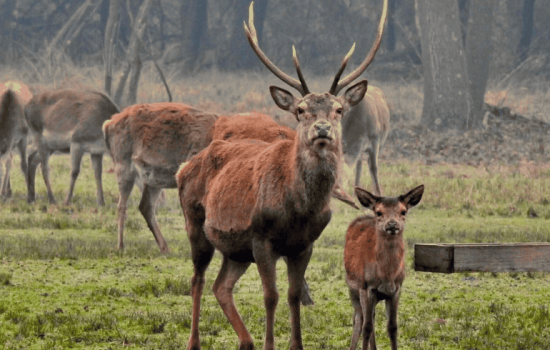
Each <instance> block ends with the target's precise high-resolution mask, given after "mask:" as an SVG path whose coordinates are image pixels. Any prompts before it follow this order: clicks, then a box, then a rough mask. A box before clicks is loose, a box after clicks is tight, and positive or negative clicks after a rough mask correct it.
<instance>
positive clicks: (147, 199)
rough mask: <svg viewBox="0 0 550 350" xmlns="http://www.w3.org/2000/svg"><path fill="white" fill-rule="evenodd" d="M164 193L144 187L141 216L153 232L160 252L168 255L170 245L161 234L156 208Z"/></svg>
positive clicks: (155, 188)
mask: <svg viewBox="0 0 550 350" xmlns="http://www.w3.org/2000/svg"><path fill="white" fill-rule="evenodd" d="M161 191H162V188H157V187H151V186H149V185H147V184H144V185H143V193H142V196H141V202H140V203H139V211H140V212H141V215H143V217H144V218H145V221H147V226H148V227H149V230H151V232H153V236H155V241H157V244H158V246H159V248H160V251H161V252H163V253H168V252H169V249H168V244H167V243H166V240H165V239H164V237H163V236H162V233H161V232H160V228H159V225H158V224H157V219H156V217H155V206H156V204H157V201H158V198H159V195H160V193H161Z"/></svg>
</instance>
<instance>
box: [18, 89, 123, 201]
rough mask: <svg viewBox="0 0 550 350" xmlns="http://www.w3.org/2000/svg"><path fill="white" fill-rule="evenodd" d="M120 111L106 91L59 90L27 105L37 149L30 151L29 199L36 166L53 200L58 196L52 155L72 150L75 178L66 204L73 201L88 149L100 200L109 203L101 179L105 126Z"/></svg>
mask: <svg viewBox="0 0 550 350" xmlns="http://www.w3.org/2000/svg"><path fill="white" fill-rule="evenodd" d="M115 113H118V107H117V106H116V105H115V104H114V103H113V102H112V101H111V99H109V97H107V96H106V95H104V94H102V93H100V92H95V91H75V90H58V91H47V92H43V93H41V94H38V95H35V96H34V97H33V98H32V99H31V100H30V102H29V103H28V104H27V106H26V108H25V115H26V118H27V123H28V125H29V129H30V130H31V131H32V134H33V135H34V140H35V144H36V147H37V150H36V151H34V152H32V153H31V154H30V155H29V202H34V200H35V191H34V182H35V177H36V168H37V167H38V164H40V163H42V175H43V177H44V182H45V184H46V189H47V191H48V199H49V201H50V204H55V198H54V196H53V192H52V189H51V186H50V171H49V165H48V163H49V157H50V155H51V154H52V153H54V152H55V151H58V152H62V153H70V154H71V182H70V186H69V192H68V193H67V197H66V198H65V202H64V204H65V205H68V204H70V203H71V200H72V197H73V190H74V185H75V182H76V179H77V177H78V175H79V173H80V163H81V161H82V156H83V155H84V153H86V152H88V153H90V154H91V158H92V166H93V168H94V173H95V180H96V184H97V203H98V205H105V200H104V199H103V185H102V182H101V175H102V174H101V173H102V163H103V153H105V151H106V150H107V148H106V147H105V141H104V140H103V133H102V132H101V126H102V125H103V122H105V121H106V120H108V119H110V118H111V116H112V115H113V114H115Z"/></svg>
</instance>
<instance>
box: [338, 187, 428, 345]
mask: <svg viewBox="0 0 550 350" xmlns="http://www.w3.org/2000/svg"><path fill="white" fill-rule="evenodd" d="M355 193H356V194H357V198H359V202H361V204H362V205H363V206H364V207H366V208H368V209H371V210H372V211H373V212H374V216H372V215H365V216H361V217H359V218H357V219H355V220H354V221H353V222H352V223H351V224H350V225H349V227H348V231H347V233H346V242H345V246H344V266H345V268H346V282H347V284H348V286H349V294H350V298H351V303H352V305H353V308H354V309H355V315H354V323H353V335H352V338H351V346H350V350H355V348H356V346H357V342H358V341H359V336H360V335H361V332H363V349H364V350H367V349H368V348H369V347H368V346H369V343H370V346H371V347H370V348H371V349H376V341H375V338H374V311H375V307H376V304H377V303H378V302H379V301H381V300H385V301H386V313H387V315H388V326H387V328H388V334H389V336H390V340H391V347H392V350H396V349H397V307H398V305H399V294H400V292H401V284H402V283H403V280H404V279H405V261H404V259H405V242H404V240H403V231H404V229H405V216H406V215H407V212H408V210H409V209H410V208H412V207H414V206H415V205H417V204H418V203H419V202H420V200H421V199H422V194H423V193H424V185H421V186H418V187H416V188H415V189H413V190H411V191H409V192H408V193H407V194H403V195H401V196H399V197H378V196H376V195H374V194H371V193H369V192H368V191H365V190H363V189H361V188H359V187H356V188H355Z"/></svg>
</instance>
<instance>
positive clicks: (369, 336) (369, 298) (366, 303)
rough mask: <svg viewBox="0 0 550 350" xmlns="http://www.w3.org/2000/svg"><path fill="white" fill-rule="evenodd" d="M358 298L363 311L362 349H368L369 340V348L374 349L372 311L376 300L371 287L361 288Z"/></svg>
mask: <svg viewBox="0 0 550 350" xmlns="http://www.w3.org/2000/svg"><path fill="white" fill-rule="evenodd" d="M359 298H360V301H361V309H362V312H363V327H362V328H363V329H362V332H363V349H365V350H366V349H368V348H369V346H368V344H369V342H370V344H371V350H376V343H375V341H374V311H375V308H376V303H377V302H378V300H377V299H376V295H375V294H374V292H373V291H372V289H361V290H360V291H359Z"/></svg>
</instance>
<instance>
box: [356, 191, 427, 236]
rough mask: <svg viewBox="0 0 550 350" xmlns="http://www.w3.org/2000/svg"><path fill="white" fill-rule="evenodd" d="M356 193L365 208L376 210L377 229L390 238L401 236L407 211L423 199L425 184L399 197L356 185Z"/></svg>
mask: <svg viewBox="0 0 550 350" xmlns="http://www.w3.org/2000/svg"><path fill="white" fill-rule="evenodd" d="M355 194H356V195H357V198H358V199H359V202H360V203H361V204H362V205H363V206H364V207H365V208H368V209H371V210H372V211H373V212H374V216H375V219H376V231H377V232H378V233H379V234H382V235H383V236H385V237H388V238H391V237H401V236H402V234H403V230H404V229H405V217H406V216H407V212H408V211H409V209H410V208H412V207H414V206H415V205H417V204H418V203H419V202H420V200H421V199H422V194H424V185H420V186H418V187H416V188H414V189H412V190H410V191H409V192H408V193H406V194H402V195H400V196H398V197H379V196H376V195H374V194H372V193H370V192H368V191H365V190H364V189H362V188H360V187H355Z"/></svg>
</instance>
